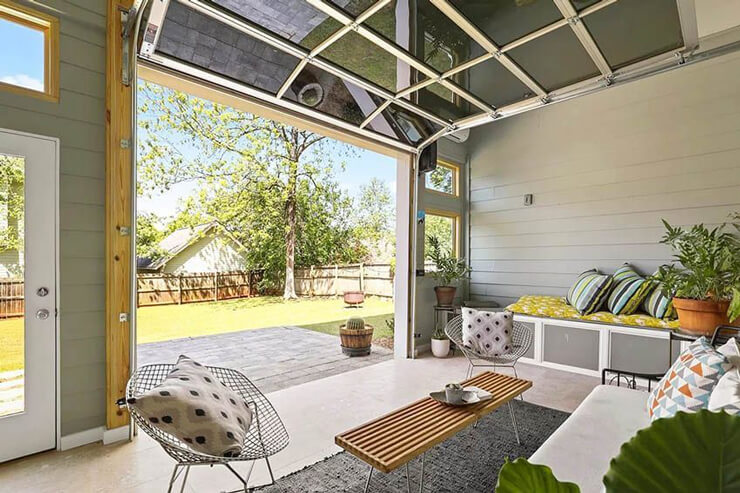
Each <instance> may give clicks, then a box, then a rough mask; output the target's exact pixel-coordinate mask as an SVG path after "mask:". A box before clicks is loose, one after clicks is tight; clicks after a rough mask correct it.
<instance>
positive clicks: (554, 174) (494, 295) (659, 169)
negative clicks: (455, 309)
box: [469, 54, 740, 304]
mask: <svg viewBox="0 0 740 493" xmlns="http://www.w3.org/2000/svg"><path fill="white" fill-rule="evenodd" d="M739 80H740V54H733V55H728V56H725V57H722V58H719V59H715V60H712V61H708V62H703V63H700V64H696V65H692V66H689V67H686V68H683V69H680V70H675V71H672V72H668V73H665V74H662V75H659V76H655V77H652V78H648V79H644V80H641V81H638V82H634V83H631V84H627V85H624V86H620V87H615V88H613V89H609V90H607V91H603V92H600V93H598V94H594V95H591V96H587V97H583V98H580V99H575V100H571V101H569V102H565V103H561V104H557V105H553V106H550V107H548V108H545V109H542V110H538V111H533V112H529V113H525V114H523V115H520V116H517V117H514V118H511V119H506V120H502V121H500V122H496V123H493V124H490V125H488V126H484V127H479V128H477V129H475V130H474V131H473V134H472V136H471V141H470V144H469V153H470V156H471V168H472V169H471V175H472V183H471V224H472V228H471V248H472V266H473V268H474V272H473V275H472V279H471V292H472V294H473V295H474V297H475V298H478V299H486V300H489V299H492V300H495V301H498V302H500V303H502V304H507V303H510V302H512V301H514V300H515V299H516V298H517V297H519V296H521V295H524V294H549V295H563V294H564V293H565V292H566V291H567V289H568V287H569V286H570V284H571V283H572V281H573V279H574V278H575V276H576V275H577V274H578V273H579V272H580V271H582V270H585V269H588V268H591V267H599V268H602V269H605V270H611V269H614V268H616V267H617V266H619V265H620V264H621V263H623V262H626V261H630V262H633V263H634V264H635V265H636V266H637V267H638V269H640V270H642V271H643V272H645V273H650V272H652V271H653V270H654V269H655V268H656V267H657V266H658V265H660V264H662V263H664V262H667V261H668V260H669V259H670V256H671V252H670V251H669V249H668V248H666V247H664V246H662V245H660V244H658V240H659V239H660V237H661V235H662V233H663V228H662V225H661V222H660V219H661V218H665V219H667V220H668V221H670V222H672V223H674V224H680V225H690V224H694V223H698V222H704V223H708V224H717V223H720V222H722V221H724V220H726V219H727V218H728V214H729V213H731V212H732V211H740V85H738V84H737V81H739ZM526 193H533V194H534V206H531V207H525V206H524V205H523V196H524V194H526Z"/></svg>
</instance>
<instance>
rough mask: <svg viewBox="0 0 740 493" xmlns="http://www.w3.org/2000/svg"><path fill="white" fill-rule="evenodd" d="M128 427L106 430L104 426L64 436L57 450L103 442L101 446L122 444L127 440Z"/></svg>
mask: <svg viewBox="0 0 740 493" xmlns="http://www.w3.org/2000/svg"><path fill="white" fill-rule="evenodd" d="M129 428H130V427H129V426H121V427H119V428H114V429H112V430H107V429H106V428H105V426H98V427H97V428H90V429H89V430H83V431H79V432H77V433H70V434H69V435H64V436H63V437H62V438H61V440H60V442H59V450H61V451H64V450H70V449H73V448H77V447H81V446H83V445H88V444H90V443H95V442H103V445H110V444H111V443H116V442H122V441H124V440H128V439H129V433H130V429H129Z"/></svg>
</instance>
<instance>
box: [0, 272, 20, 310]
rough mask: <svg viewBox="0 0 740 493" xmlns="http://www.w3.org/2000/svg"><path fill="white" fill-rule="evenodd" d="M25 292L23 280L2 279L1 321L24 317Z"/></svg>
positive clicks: (0, 294) (0, 287)
mask: <svg viewBox="0 0 740 493" xmlns="http://www.w3.org/2000/svg"><path fill="white" fill-rule="evenodd" d="M23 290H24V289H23V280H22V279H0V319H4V318H15V317H22V316H23V312H24V310H25V302H24V296H23Z"/></svg>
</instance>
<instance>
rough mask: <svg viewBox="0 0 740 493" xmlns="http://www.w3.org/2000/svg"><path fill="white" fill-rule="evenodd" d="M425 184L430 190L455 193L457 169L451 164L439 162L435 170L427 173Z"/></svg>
mask: <svg viewBox="0 0 740 493" xmlns="http://www.w3.org/2000/svg"><path fill="white" fill-rule="evenodd" d="M424 186H425V187H426V188H427V189H429V190H435V191H437V192H442V193H447V194H450V195H455V194H456V192H455V170H454V169H453V168H452V167H450V166H445V165H444V164H442V163H437V167H436V168H434V171H430V172H429V173H427V174H426V179H425V183H424Z"/></svg>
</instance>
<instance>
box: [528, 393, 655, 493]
mask: <svg viewBox="0 0 740 493" xmlns="http://www.w3.org/2000/svg"><path fill="white" fill-rule="evenodd" d="M645 395H646V394H645V392H641V391H639V390H631V389H628V388H626V387H616V386H609V385H599V386H598V387H596V388H595V389H594V390H593V391H592V392H591V393H590V394H589V395H588V397H586V399H584V401H583V402H582V403H581V404H580V405H579V406H578V408H577V409H576V410H575V411H574V412H573V414H572V415H571V416H570V417H569V418H568V419H567V420H566V421H565V423H563V424H562V425H561V426H560V428H558V429H557V430H556V431H555V433H553V434H552V435H551V436H550V437H549V438H548V439H547V440H546V441H545V443H543V444H542V446H541V447H540V448H539V449H537V451H536V452H535V453H534V454H533V455H532V457H530V458H529V461H530V462H532V463H536V464H544V465H546V466H549V467H550V468H552V471H553V473H554V474H555V476H556V477H557V478H558V480H560V481H571V482H573V483H576V484H577V485H578V486H579V487H580V488H581V491H582V492H583V493H598V492H600V491H602V490H603V483H602V478H603V477H604V474H606V471H607V470H608V469H609V462H610V461H611V459H612V458H613V457H615V456H616V455H617V454H618V453H619V448H620V447H621V445H622V444H623V443H624V442H626V441H627V440H629V439H630V438H632V436H634V434H635V433H637V431H638V430H640V429H642V428H646V427H648V426H649V425H650V419H649V418H648V415H647V412H646V410H645Z"/></svg>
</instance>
